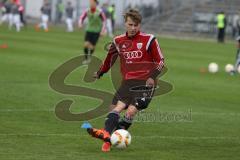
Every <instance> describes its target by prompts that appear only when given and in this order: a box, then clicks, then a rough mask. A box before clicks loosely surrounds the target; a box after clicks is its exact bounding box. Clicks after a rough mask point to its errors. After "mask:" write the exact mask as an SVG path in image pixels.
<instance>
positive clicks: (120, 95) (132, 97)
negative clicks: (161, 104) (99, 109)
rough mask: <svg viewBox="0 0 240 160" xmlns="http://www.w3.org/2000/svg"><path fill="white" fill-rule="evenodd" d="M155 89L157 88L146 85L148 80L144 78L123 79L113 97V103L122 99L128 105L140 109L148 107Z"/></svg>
mask: <svg viewBox="0 0 240 160" xmlns="http://www.w3.org/2000/svg"><path fill="white" fill-rule="evenodd" d="M154 91H155V88H154V87H146V81H143V80H127V81H123V82H122V84H121V86H120V87H119V89H118V90H117V92H116V93H115V95H114V97H113V100H112V104H113V105H116V104H117V102H118V101H121V102H123V103H125V104H126V107H128V106H129V105H134V106H135V107H136V108H137V109H138V110H142V109H145V108H147V107H148V105H149V103H150V102H151V100H152V97H153V94H154Z"/></svg>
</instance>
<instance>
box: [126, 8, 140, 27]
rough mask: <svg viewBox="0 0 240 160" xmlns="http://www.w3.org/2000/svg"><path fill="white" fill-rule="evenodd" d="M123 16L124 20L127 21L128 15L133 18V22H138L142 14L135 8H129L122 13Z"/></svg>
mask: <svg viewBox="0 0 240 160" xmlns="http://www.w3.org/2000/svg"><path fill="white" fill-rule="evenodd" d="M123 17H124V20H125V22H126V21H127V18H128V17H130V18H131V19H132V20H133V22H135V23H137V24H140V23H141V22H142V15H141V14H140V12H139V11H138V10H136V9H130V10H129V11H127V12H126V13H125V14H124V15H123Z"/></svg>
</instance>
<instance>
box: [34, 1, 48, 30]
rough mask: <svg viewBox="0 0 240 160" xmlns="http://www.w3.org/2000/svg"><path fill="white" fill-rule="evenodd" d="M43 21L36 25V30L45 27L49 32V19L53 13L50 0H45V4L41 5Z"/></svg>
mask: <svg viewBox="0 0 240 160" xmlns="http://www.w3.org/2000/svg"><path fill="white" fill-rule="evenodd" d="M41 13H42V15H41V23H40V24H38V25H37V26H36V30H37V31H38V30H39V28H43V29H44V31H45V32H48V31H49V29H48V21H49V17H50V15H51V5H50V4H49V3H48V0H44V4H43V6H42V7H41Z"/></svg>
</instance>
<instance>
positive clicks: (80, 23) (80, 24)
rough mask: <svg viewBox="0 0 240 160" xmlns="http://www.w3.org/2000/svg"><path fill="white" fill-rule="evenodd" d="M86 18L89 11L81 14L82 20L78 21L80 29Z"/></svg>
mask: <svg viewBox="0 0 240 160" xmlns="http://www.w3.org/2000/svg"><path fill="white" fill-rule="evenodd" d="M86 17H87V10H85V11H84V12H83V13H82V14H81V16H80V18H79V20H78V26H79V27H80V28H81V27H82V25H83V21H84V20H85V18H86Z"/></svg>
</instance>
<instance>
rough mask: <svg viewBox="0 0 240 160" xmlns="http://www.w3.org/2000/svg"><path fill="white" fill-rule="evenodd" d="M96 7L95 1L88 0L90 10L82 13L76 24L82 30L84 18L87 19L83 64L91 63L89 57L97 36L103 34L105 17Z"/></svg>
mask: <svg viewBox="0 0 240 160" xmlns="http://www.w3.org/2000/svg"><path fill="white" fill-rule="evenodd" d="M97 5H98V1H97V0H90V8H88V9H87V10H85V11H84V12H83V13H82V15H81V16H80V19H79V23H78V24H79V28H82V25H83V21H84V20H85V18H86V17H87V18H88V24H87V27H86V34H85V42H84V54H85V60H84V61H83V64H88V63H90V62H91V55H92V54H93V52H94V49H95V46H96V44H97V41H98V39H99V36H100V35H104V34H105V21H106V17H105V15H104V13H103V11H102V10H101V9H100V8H99V7H98V6H97Z"/></svg>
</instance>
